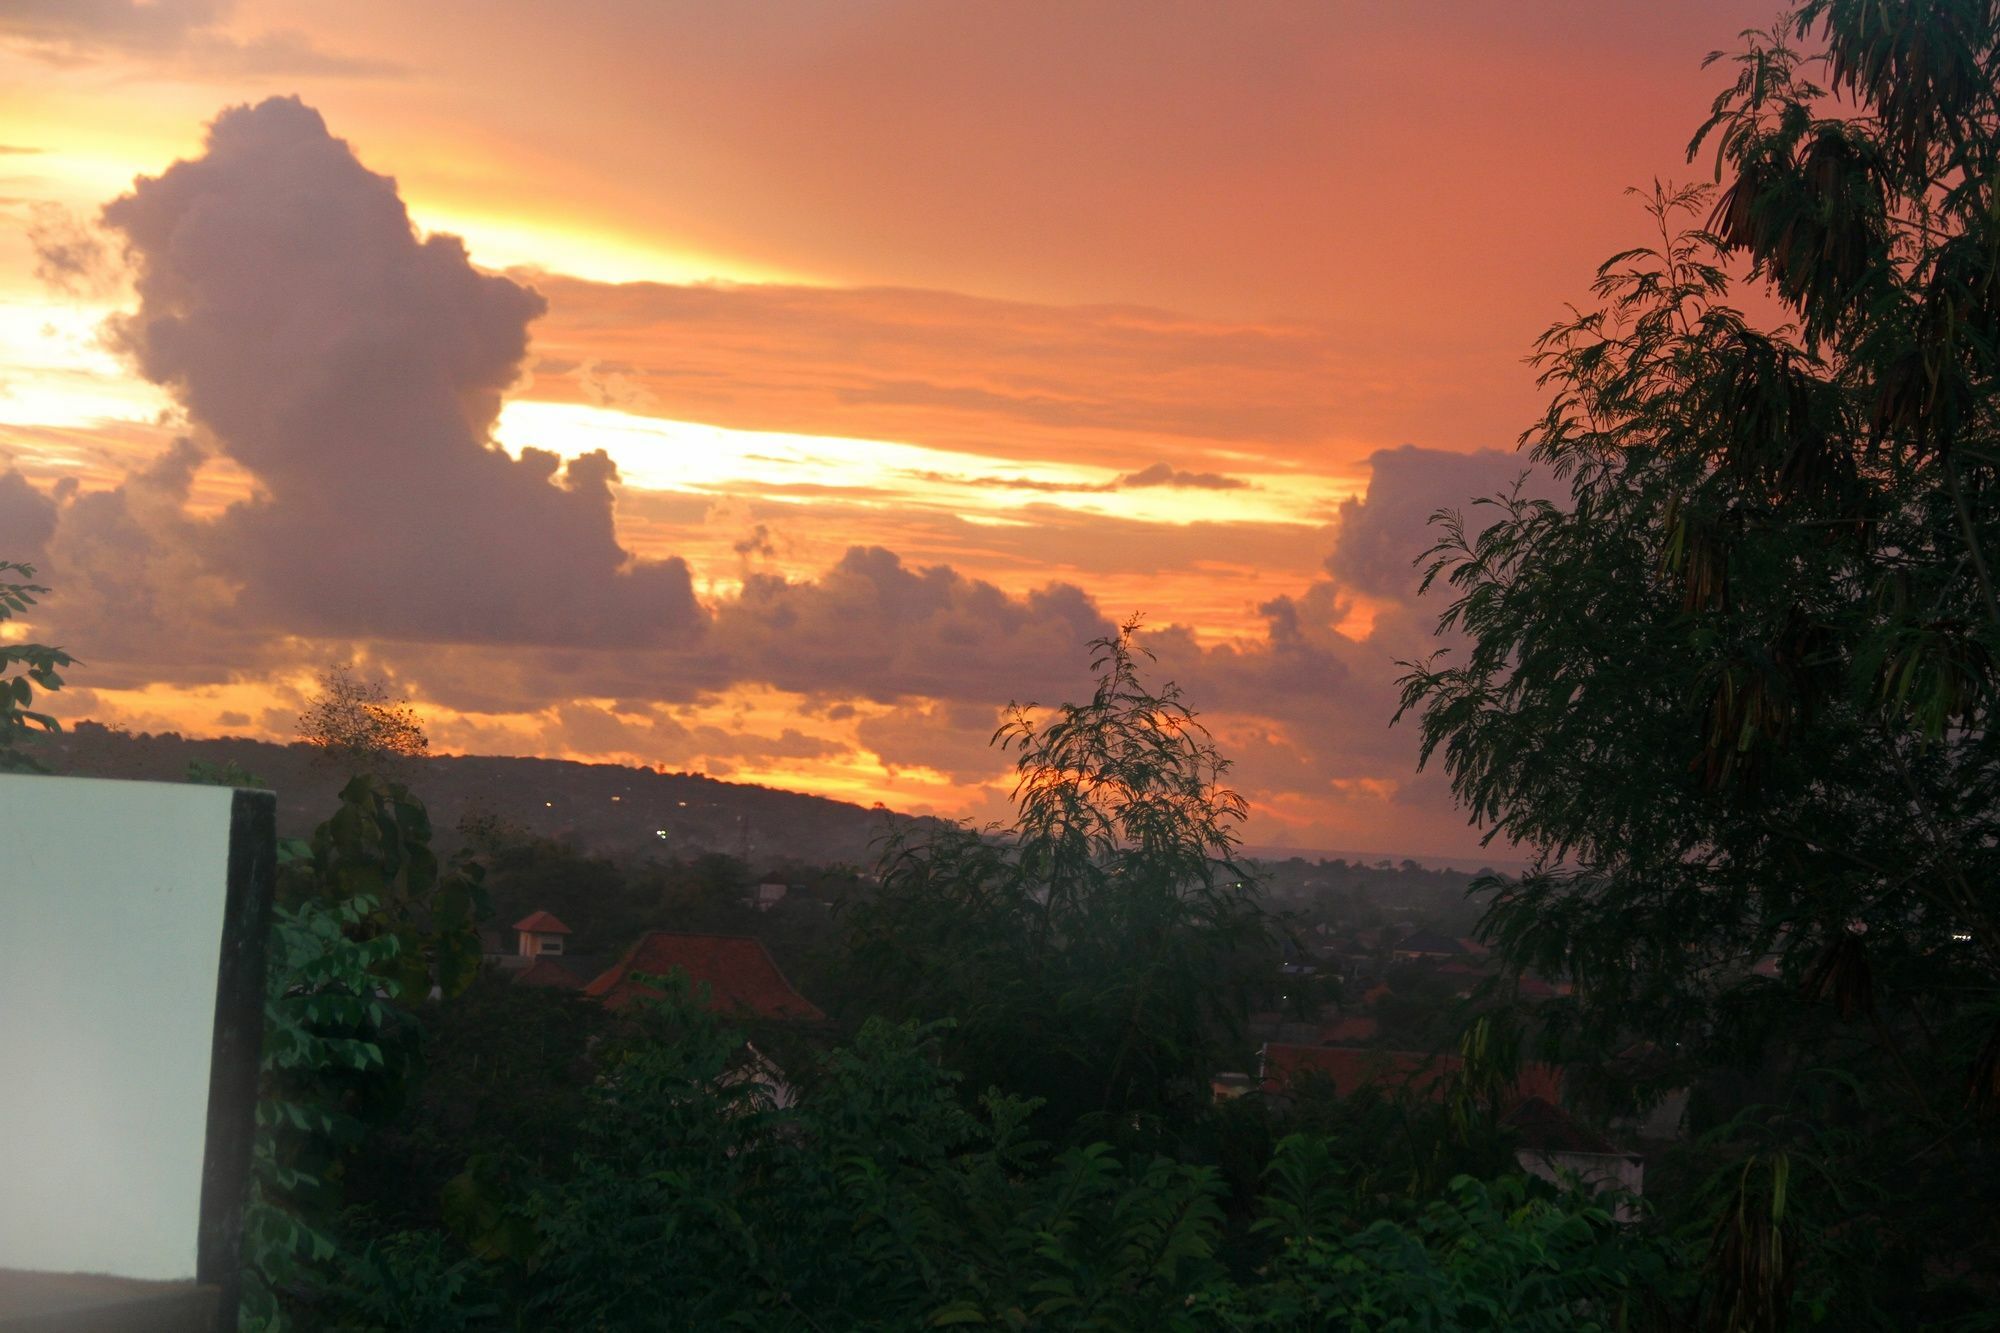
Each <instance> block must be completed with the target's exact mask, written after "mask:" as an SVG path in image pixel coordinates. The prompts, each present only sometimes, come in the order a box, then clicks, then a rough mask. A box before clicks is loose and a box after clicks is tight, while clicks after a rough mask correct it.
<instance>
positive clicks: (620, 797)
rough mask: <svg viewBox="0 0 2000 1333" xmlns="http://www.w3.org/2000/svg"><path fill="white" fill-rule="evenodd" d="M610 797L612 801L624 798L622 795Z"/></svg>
mask: <svg viewBox="0 0 2000 1333" xmlns="http://www.w3.org/2000/svg"><path fill="white" fill-rule="evenodd" d="M611 799H612V800H614V801H622V800H624V799H625V798H624V797H623V796H614V797H612V798H611Z"/></svg>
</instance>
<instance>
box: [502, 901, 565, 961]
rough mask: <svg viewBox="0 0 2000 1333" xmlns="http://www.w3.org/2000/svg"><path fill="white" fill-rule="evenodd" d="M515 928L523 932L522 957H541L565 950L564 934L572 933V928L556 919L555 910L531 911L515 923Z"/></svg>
mask: <svg viewBox="0 0 2000 1333" xmlns="http://www.w3.org/2000/svg"><path fill="white" fill-rule="evenodd" d="M514 929H515V930H517V931H519V932H520V933H521V949H520V952H521V957H523V958H541V957H544V956H546V955H549V954H560V953H561V952H562V951H563V936H565V935H568V934H571V933H573V932H571V930H570V928H569V927H568V926H565V925H564V924H563V923H562V922H561V921H559V920H557V919H556V915H555V913H553V912H530V913H528V915H526V916H524V917H522V918H521V919H520V920H519V921H516V922H515V923H514Z"/></svg>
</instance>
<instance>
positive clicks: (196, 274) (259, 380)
mask: <svg viewBox="0 0 2000 1333" xmlns="http://www.w3.org/2000/svg"><path fill="white" fill-rule="evenodd" d="M103 218H104V223H105V225H106V227H108V228H109V229H110V230H111V231H113V232H114V233H116V234H117V235H118V236H119V237H120V239H121V240H122V242H123V244H124V248H125V254H126V258H127V261H128V263H129V264H130V265H131V266H132V268H133V270H134V273H135V278H136V289H137V292H138V297H139V306H138V309H137V310H135V311H133V312H131V313H129V314H127V315H124V316H121V317H118V318H117V319H116V320H114V322H113V324H112V339H113V342H114V344H115V345H116V346H117V347H118V348H119V349H120V350H121V351H122V352H124V353H125V354H126V355H127V356H129V357H130V359H131V360H132V362H133V363H134V365H135V366H136V367H137V368H138V369H139V371H140V372H141V373H142V374H143V375H144V376H145V377H146V378H147V379H149V380H152V381H153V382H154V383H156V384H159V385H161V386H163V387H164V388H166V389H167V391H168V392H169V393H171V394H172V395H173V396H174V398H175V399H176V400H177V401H178V402H179V404H180V406H181V408H182V409H183V410H184V411H185V413H186V415H187V417H188V420H189V421H190V422H191V423H192V424H193V425H194V426H196V427H197V428H199V429H200V430H201V431H202V432H204V433H205V435H206V436H207V437H208V438H211V439H212V440H213V441H214V443H215V445H216V446H217V448H219V450H220V451H221V452H222V454H223V455H225V456H226V457H227V458H228V459H229V460H231V461H233V462H234V463H236V464H238V465H240V466H241V467H243V468H244V469H245V470H247V471H248V472H249V473H250V474H251V476H252V477H254V478H255V480H256V482H257V484H258V486H259V489H260V492H261V493H260V494H259V495H258V496H256V497H255V498H253V499H250V500H247V501H244V502H241V503H239V504H236V505H233V506H231V507H230V509H229V510H228V511H227V512H226V513H225V514H224V515H223V516H222V518H221V519H220V520H218V521H217V522H216V523H215V524H214V525H212V527H210V528H209V529H208V530H206V531H205V532H203V533H201V534H200V536H199V542H200V544H201V545H202V546H203V547H204V549H205V551H206V553H207V555H208V556H209V558H210V560H211V562H212V563H213V565H214V566H215V567H216V568H218V569H219V570H220V571H221V572H223V573H225V574H226V575H227V576H229V577H230V578H232V579H234V580H236V581H237V582H238V583H239V584H240V586H241V588H242V606H243V609H244V611H245V612H246V614H248V615H250V616H251V617H253V618H258V619H262V620H265V621H267V622H270V623H274V624H282V625H283V626H285V627H286V628H287V629H289V630H291V631H293V632H297V633H307V634H319V635H347V636H360V635H373V636H382V637H389V638H414V639H433V640H439V639H441V640H456V641H472V642H478V641H487V642H528V643H534V642H542V643H595V644H620V645H625V646H641V645H649V644H660V643H664V642H669V641H674V640H678V639H681V638H684V637H686V636H687V635H689V634H692V633H698V632H699V629H700V624H701V616H700V610H699V607H698V606H697V605H696V602H695V599H694V595H693V591H692V587H691V584H690V581H689V577H688V571H687V566H686V564H685V563H684V562H682V561H680V560H677V559H668V560H660V561H642V560H635V559H633V558H631V557H630V556H629V554H628V553H627V552H626V551H625V550H623V549H622V548H621V547H620V546H619V544H618V541H617V538H616V536H615V534H614V531H613V524H612V484H613V482H614V481H615V480H616V470H615V468H614V467H613V466H612V464H611V462H610V460H609V459H608V458H606V457H605V456H604V455H603V454H602V453H601V452H596V453H590V454H585V455H583V456H581V457H577V458H572V459H570V460H569V461H568V462H567V463H566V464H565V463H563V462H562V461H561V460H560V459H558V458H557V456H556V455H554V454H552V453H548V452H544V451H541V450H535V449H530V450H527V451H525V452H524V453H523V455H522V457H520V458H519V459H518V460H517V459H513V458H510V457H508V456H507V455H506V454H505V453H504V452H503V451H501V450H500V449H498V448H497V447H495V446H494V445H493V444H492V443H491V438H490V436H491V430H492V426H493V422H494V419H495V416H496V415H497V413H498V410H499V405H500V399H501V394H502V393H503V391H505V390H506V388H507V387H508V386H509V385H510V384H511V383H512V382H513V381H514V380H515V378H516V377H517V376H518V374H519V372H520V365H521V360H522V357H523V355H524V353H525V351H526V347H527V330H528V324H529V321H530V320H532V319H534V318H535V317H536V316H537V315H539V314H540V313H541V312H542V309H543V302H542V299H541V297H540V296H539V295H537V294H536V293H535V292H534V291H532V290H531V289H529V288H527V287H524V286H522V285H520V284H519V283H517V282H514V281H512V280H510V279H508V278H504V277H497V276H492V275H488V274H483V273H481V272H479V271H478V270H476V269H474V268H473V267H472V265H471V264H470V263H469V262H468V261H467V259H466V255H465V250H464V247H463V246H462V245H461V244H460V243H459V241H458V240H457V239H456V238H453V237H449V236H440V235H434V236H430V237H428V238H425V239H422V240H419V239H418V237H417V236H416V234H415V233H414V231H413V230H412V228H411V224H410V220H409V216H408V214H407V212H406V211H405V209H404V207H403V204H402V201H401V200H400V199H399V198H398V196H397V192H396V186H395V182H394V181H392V180H390V179H389V178H387V177H385V176H380V175H377V174H376V173H374V172H371V171H369V170H368V169H367V168H365V167H363V166H362V165H361V164H360V162H358V161H357V160H356V159H355V156H354V154H353V152H352V151H351V150H350V148H349V147H348V145H347V144H346V143H345V142H344V141H342V140H339V139H336V138H334V137H332V136H331V135H330V134H328V132H327V129H326V125H325V123H324V122H323V121H322V120H321V118H320V116H319V114H318V113H317V112H316V111H313V110H312V109H310V108H308V107H306V106H305V105H303V104H302V103H300V102H299V101H298V100H296V99H293V98H273V99H271V100H269V101H266V102H263V103H261V104H258V105H256V106H246V107H237V108H235V109H233V110H230V111H226V112H224V113H223V114H222V115H221V116H219V117H218V118H217V119H216V121H215V123H214V125H213V126H212V127H211V128H210V130H209V134H208V138H207V141H206V144H205V148H204V151H203V153H202V155H201V156H200V157H198V158H195V159H192V160H189V161H183V162H178V163H175V164H174V165H173V166H172V167H170V168H168V169H167V171H165V172H164V173H163V174H161V175H160V176H158V177H152V178H144V177H142V178H141V179H140V180H139V182H138V183H137V184H136V186H135V187H134V189H133V191H132V193H130V194H128V195H125V196H123V197H122V198H119V199H117V200H114V201H113V202H112V203H110V204H109V205H107V206H106V207H105V209H104V214H103Z"/></svg>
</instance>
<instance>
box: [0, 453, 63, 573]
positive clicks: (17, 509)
mask: <svg viewBox="0 0 2000 1333" xmlns="http://www.w3.org/2000/svg"><path fill="white" fill-rule="evenodd" d="M55 530H56V504H55V501H54V500H52V499H51V498H49V497H48V496H47V495H45V494H43V493H42V492H41V491H40V490H38V489H36V487H35V486H34V485H33V484H32V483H30V482H29V481H28V479H27V478H26V477H24V476H22V475H21V474H20V473H19V472H16V471H15V470H14V469H13V468H11V467H10V468H8V469H6V470H5V471H0V560H13V561H20V560H28V561H33V560H37V559H39V558H40V557H41V554H42V548H43V547H45V546H46V545H47V544H48V540H49V538H50V537H52V536H54V535H55Z"/></svg>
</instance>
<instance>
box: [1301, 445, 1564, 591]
mask: <svg viewBox="0 0 2000 1333" xmlns="http://www.w3.org/2000/svg"><path fill="white" fill-rule="evenodd" d="M1368 465H1369V468H1370V469H1371V472H1372V475H1371V477H1370V479H1369V483H1368V493H1367V495H1366V496H1364V497H1363V498H1361V499H1358V500H1348V501H1346V502H1344V503H1343V504H1342V505H1341V507H1340V520H1339V524H1338V526H1337V528H1336V537H1335V541H1334V547H1333V553H1332V554H1331V555H1329V556H1328V557H1327V561H1326V568H1327V572H1329V573H1330V574H1332V575H1333V576H1334V578H1335V579H1336V580H1337V581H1338V582H1339V583H1340V584H1341V586H1343V587H1345V588H1349V589H1352V590H1354V591H1356V592H1361V593H1366V594H1368V595H1370V596H1373V597H1381V598H1386V599H1390V600H1393V601H1399V602H1410V601H1414V600H1415V598H1416V595H1417V587H1418V585H1419V583H1420V582H1421V580H1422V574H1421V572H1420V571H1419V570H1418V569H1417V562H1418V560H1419V559H1420V558H1421V557H1422V555H1423V553H1424V552H1425V551H1426V550H1428V549H1429V548H1430V546H1431V545H1432V543H1433V542H1435V541H1436V539H1437V538H1436V533H1435V530H1434V529H1432V528H1431V526H1430V517H1431V515H1432V514H1433V513H1435V512H1437V511H1438V510H1439V509H1458V510H1461V511H1464V512H1465V517H1466V520H1467V523H1468V525H1469V526H1470V528H1471V530H1473V531H1483V530H1484V528H1485V526H1486V525H1487V524H1488V523H1490V522H1491V521H1492V520H1493V518H1495V517H1497V513H1496V511H1493V510H1491V509H1484V510H1482V509H1479V508H1476V507H1474V506H1473V504H1472V502H1473V501H1474V500H1475V499H1478V498H1481V497H1486V496H1492V495H1497V494H1502V493H1505V492H1507V491H1508V490H1510V489H1512V487H1513V485H1514V483H1515V482H1516V481H1517V480H1519V479H1521V478H1522V477H1523V476H1526V477H1527V478H1528V481H1527V485H1526V489H1527V493H1529V494H1532V495H1541V496H1548V497H1551V498H1552V497H1553V496H1554V495H1555V494H1556V491H1555V489H1554V488H1553V487H1552V485H1551V483H1550V482H1549V481H1548V480H1547V479H1546V478H1545V477H1539V476H1537V475H1536V474H1534V473H1533V471H1532V469H1531V468H1530V466H1529V463H1528V460H1527V459H1526V458H1524V457H1522V456H1521V455H1520V454H1516V453H1508V452H1503V451H1501V450H1498V449H1482V450H1480V451H1479V452H1477V453H1469V454H1467V453H1453V452H1449V451H1447V450H1442V449H1424V448H1419V447H1418V446H1416V445H1414V444H1406V445H1403V446H1402V447H1400V448H1396V449H1378V450H1377V451H1376V452H1375V453H1373V454H1371V455H1370V456H1369V459H1368Z"/></svg>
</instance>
